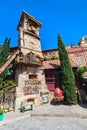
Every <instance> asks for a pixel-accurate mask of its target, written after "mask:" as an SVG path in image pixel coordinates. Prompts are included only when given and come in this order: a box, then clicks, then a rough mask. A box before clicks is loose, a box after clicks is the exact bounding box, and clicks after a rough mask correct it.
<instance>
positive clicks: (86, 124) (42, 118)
mask: <svg viewBox="0 0 87 130" xmlns="http://www.w3.org/2000/svg"><path fill="white" fill-rule="evenodd" d="M24 129H25V130H72V129H73V130H86V129H87V104H86V105H83V106H82V107H81V106H79V105H73V106H66V105H57V106H52V105H50V104H47V105H41V106H38V107H35V108H34V110H33V111H26V112H24V113H20V112H19V111H16V112H9V113H5V118H4V120H3V121H2V122H0V130H24Z"/></svg>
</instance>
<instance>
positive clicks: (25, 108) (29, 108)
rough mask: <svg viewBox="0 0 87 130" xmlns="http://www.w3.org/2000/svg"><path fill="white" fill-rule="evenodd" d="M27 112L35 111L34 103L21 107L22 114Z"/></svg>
mask: <svg viewBox="0 0 87 130" xmlns="http://www.w3.org/2000/svg"><path fill="white" fill-rule="evenodd" d="M27 110H33V103H32V102H30V103H27V104H26V105H21V107H20V112H22V113H23V112H25V111H27Z"/></svg>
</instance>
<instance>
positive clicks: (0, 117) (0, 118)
mask: <svg viewBox="0 0 87 130" xmlns="http://www.w3.org/2000/svg"><path fill="white" fill-rule="evenodd" d="M3 119H4V113H3V114H0V121H2V120H3Z"/></svg>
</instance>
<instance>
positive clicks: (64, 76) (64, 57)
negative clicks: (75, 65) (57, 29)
mask: <svg viewBox="0 0 87 130" xmlns="http://www.w3.org/2000/svg"><path fill="white" fill-rule="evenodd" d="M58 48H59V58H60V76H61V83H62V86H61V87H62V89H63V92H64V99H65V101H66V102H67V103H69V104H76V103H77V94H76V91H75V77H74V73H73V70H72V67H71V64H70V60H69V57H68V53H67V51H66V48H65V46H64V43H63V41H62V39H61V36H60V35H59V34H58Z"/></svg>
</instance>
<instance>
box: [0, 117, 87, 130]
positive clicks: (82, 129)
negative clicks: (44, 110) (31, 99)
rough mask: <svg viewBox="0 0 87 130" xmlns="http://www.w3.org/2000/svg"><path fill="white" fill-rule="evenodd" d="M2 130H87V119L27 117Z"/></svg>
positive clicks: (5, 126) (2, 127)
mask: <svg viewBox="0 0 87 130" xmlns="http://www.w3.org/2000/svg"><path fill="white" fill-rule="evenodd" d="M0 130H87V119H82V118H72V117H71V118H70V117H27V118H25V119H21V120H19V121H16V122H13V123H10V124H7V125H5V124H4V126H1V127H0Z"/></svg>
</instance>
